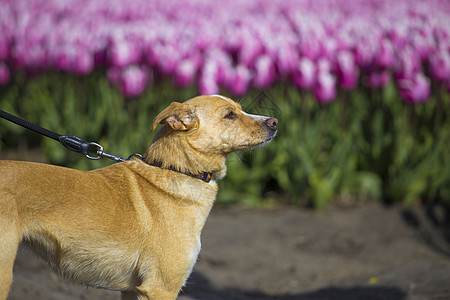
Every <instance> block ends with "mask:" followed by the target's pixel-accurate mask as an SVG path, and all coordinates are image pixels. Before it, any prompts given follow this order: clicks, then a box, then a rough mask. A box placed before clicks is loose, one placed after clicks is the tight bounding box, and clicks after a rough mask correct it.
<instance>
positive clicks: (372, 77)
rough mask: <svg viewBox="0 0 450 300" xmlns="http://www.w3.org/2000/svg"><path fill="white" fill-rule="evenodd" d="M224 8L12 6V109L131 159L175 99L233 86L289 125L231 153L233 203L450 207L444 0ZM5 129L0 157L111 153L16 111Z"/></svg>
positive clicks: (150, 1)
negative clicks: (71, 148)
mask: <svg viewBox="0 0 450 300" xmlns="http://www.w3.org/2000/svg"><path fill="white" fill-rule="evenodd" d="M219 3H220V2H218V1H205V0H196V1H190V2H189V3H188V4H186V5H180V2H179V1H176V0H138V1H136V2H134V3H133V5H128V4H126V3H125V2H123V1H118V0H117V1H114V0H113V1H90V0H76V1H75V0H74V1H71V0H64V1H57V0H14V1H9V0H2V1H0V7H1V9H0V107H1V108H2V109H3V110H5V111H8V112H10V113H12V114H17V115H19V116H21V117H23V118H25V119H27V120H29V121H31V122H35V123H36V124H39V125H41V126H43V127H46V128H49V129H50V130H53V131H56V132H58V133H62V134H70V135H76V136H79V137H81V138H83V139H85V140H88V141H97V142H99V143H100V144H102V145H103V146H104V147H105V149H106V151H109V152H110V153H114V154H116V155H120V156H125V157H126V156H128V155H129V154H131V153H135V152H140V153H143V152H144V151H145V150H146V147H148V145H149V143H150V141H151V136H150V134H149V129H150V125H151V122H152V120H153V118H154V116H156V114H157V113H158V112H159V111H160V110H161V109H163V108H164V107H166V106H167V105H168V104H169V103H170V102H171V101H184V100H187V99H189V98H191V97H193V96H195V95H198V94H217V93H221V94H224V95H227V96H230V97H232V98H234V99H237V100H241V101H242V104H243V106H244V108H245V109H247V110H248V111H250V112H253V113H260V114H266V115H270V116H274V117H277V118H279V119H280V129H279V134H278V137H277V139H276V140H275V141H274V142H273V143H271V144H270V145H269V147H266V148H265V149H262V150H261V149H259V150H257V151H252V152H247V153H243V154H238V155H237V156H234V155H233V156H232V157H231V158H230V161H229V172H228V178H227V180H226V181H224V182H222V183H221V185H223V186H224V187H226V188H225V189H223V191H222V192H221V194H220V196H219V201H220V202H224V203H225V202H226V203H230V202H240V203H245V204H249V205H260V204H266V205H270V204H271V203H273V202H274V201H275V202H277V201H283V202H287V203H289V204H300V205H310V206H313V207H315V208H319V209H321V208H324V207H325V206H326V205H327V204H328V203H330V202H331V201H333V200H342V201H354V200H355V199H376V200H381V201H385V202H400V203H405V204H411V203H413V202H415V201H419V202H422V201H439V202H442V203H448V202H449V199H450V167H449V166H450V156H449V155H448V154H449V150H448V147H449V145H450V116H449V114H450V100H449V93H448V91H449V89H450V54H449V50H450V37H449V34H450V19H449V18H448V15H449V13H450V4H449V3H448V2H447V1H440V0H432V1H427V2H424V1H397V2H396V3H392V2H391V1H385V0H372V1H360V0H352V1H347V0H346V1H344V0H342V1H339V0H328V1H325V0H321V1H308V0H304V1H298V0H295V1H267V0H258V1H237V0H236V1H234V0H233V1H228V2H227V5H224V6H221V8H220V9H218V8H217V6H218V5H219ZM0 138H1V143H0V151H2V152H3V153H4V152H5V151H11V150H12V151H16V150H17V149H22V150H23V149H33V148H38V149H42V151H43V155H44V157H45V159H46V160H47V161H48V162H50V163H53V164H58V165H64V166H69V167H74V168H79V169H91V168H96V167H100V166H104V165H108V164H110V163H111V162H109V161H99V162H94V161H88V160H86V159H85V158H84V157H82V156H80V155H77V154H74V153H69V152H68V151H67V150H66V149H64V148H63V147H61V146H60V145H59V144H58V143H55V142H54V141H52V140H48V139H44V138H41V137H40V136H37V135H36V134H34V133H30V132H26V131H25V130H24V129H21V128H19V127H17V126H15V125H12V124H8V122H6V121H2V123H1V126H0ZM352 199H353V200H352Z"/></svg>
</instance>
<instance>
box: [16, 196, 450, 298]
mask: <svg viewBox="0 0 450 300" xmlns="http://www.w3.org/2000/svg"><path fill="white" fill-rule="evenodd" d="M446 217H448V215H447V216H446V215H445V211H443V209H442V208H439V207H431V208H430V209H428V210H427V209H424V208H422V207H414V208H410V209H402V208H399V207H385V206H381V205H379V204H365V205H363V206H360V207H353V208H345V209H342V208H341V209H336V208H330V209H328V210H326V211H325V212H321V213H317V212H313V211H310V210H307V209H300V208H293V207H280V208H275V209H270V210H264V209H245V208H239V207H215V208H214V209H213V210H212V212H211V215H210V217H209V219H208V221H207V223H206V226H205V229H204V232H203V235H202V241H203V247H202V251H201V254H200V256H199V260H198V262H197V264H196V266H195V268H194V272H193V274H192V275H191V277H190V278H189V280H188V284H187V286H186V287H185V288H184V290H183V292H182V293H181V294H180V296H179V297H178V300H197V299H198V300H200V299H202V300H203V299H205V300H225V299H239V300H247V299H248V300H250V299H282V300H294V299H299V300H301V299H305V300H306V299H308V300H309V299H311V300H315V299H317V300H319V299H320V300H322V299H333V300H340V299H342V300H344V299H345V300H348V299H350V300H351V299H358V300H359V299H360V300H363V299H370V300H377V299H379V300H389V299H408V300H413V299H414V300H419V299H433V300H439V299H440V300H443V299H450V251H449V250H450V247H449V246H448V240H447V238H448V231H446V230H447V228H449V227H448V225H449V224H445V223H446V222H445V218H446ZM444 225H447V227H444ZM14 272H15V273H14V276H15V277H14V283H13V286H12V290H11V293H10V297H9V298H8V299H9V300H18V299H36V300H40V299H46V300H57V299H61V300H75V299H119V298H120V297H119V293H117V292H110V291H105V290H97V289H92V288H85V287H81V286H77V285H72V284H70V283H67V282H65V281H64V280H62V279H61V278H59V277H58V276H57V275H56V274H55V273H54V272H53V271H52V270H51V269H50V268H49V267H47V266H46V265H45V264H44V263H43V262H42V261H40V260H39V259H38V258H36V256H34V254H33V253H31V251H30V250H29V249H27V248H26V247H22V248H21V249H20V251H19V254H18V257H17V261H16V264H15V267H14Z"/></svg>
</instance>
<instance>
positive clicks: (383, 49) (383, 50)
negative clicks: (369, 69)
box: [374, 38, 395, 69]
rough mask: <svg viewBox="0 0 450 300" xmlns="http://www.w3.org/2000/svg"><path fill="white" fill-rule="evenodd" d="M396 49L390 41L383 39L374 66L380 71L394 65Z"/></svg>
mask: <svg viewBox="0 0 450 300" xmlns="http://www.w3.org/2000/svg"><path fill="white" fill-rule="evenodd" d="M394 59H395V57H394V48H393V46H392V44H391V42H390V41H389V40H388V39H386V38H385V39H383V40H382V41H381V43H380V46H379V48H378V50H377V51H376V53H375V56H374V64H375V66H376V67H378V68H380V69H387V68H390V67H392V66H393V64H394Z"/></svg>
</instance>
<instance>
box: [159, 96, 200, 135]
mask: <svg viewBox="0 0 450 300" xmlns="http://www.w3.org/2000/svg"><path fill="white" fill-rule="evenodd" d="M196 123H197V116H196V115H195V112H194V111H192V110H191V109H189V107H188V106H187V105H185V104H183V103H179V102H172V103H171V104H170V105H169V106H168V107H167V108H166V109H165V110H163V111H162V112H160V113H159V115H157V116H156V118H155V119H154V120H153V126H152V132H153V131H154V130H155V129H156V127H157V126H158V124H169V126H170V127H172V129H173V130H189V129H191V128H192V127H193V126H194V125H195V124H196Z"/></svg>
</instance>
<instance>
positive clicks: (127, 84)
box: [119, 65, 150, 97]
mask: <svg viewBox="0 0 450 300" xmlns="http://www.w3.org/2000/svg"><path fill="white" fill-rule="evenodd" d="M149 80H150V73H149V70H148V69H147V68H146V67H142V66H135V65H133V66H129V67H127V68H125V69H124V70H122V72H121V74H120V79H119V84H120V89H121V91H122V93H123V95H124V96H125V97H137V96H139V95H140V94H142V93H143V92H144V90H145V88H146V86H147V83H148V82H149Z"/></svg>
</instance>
